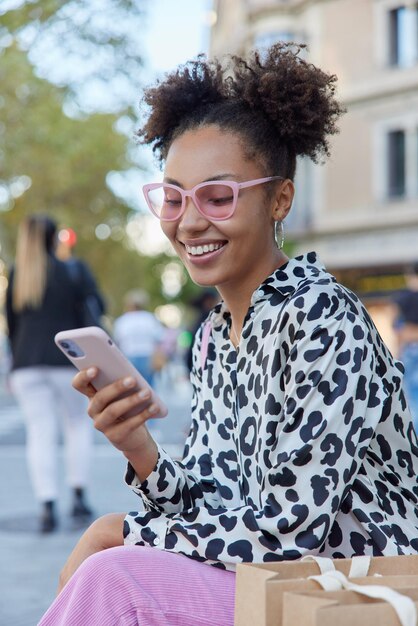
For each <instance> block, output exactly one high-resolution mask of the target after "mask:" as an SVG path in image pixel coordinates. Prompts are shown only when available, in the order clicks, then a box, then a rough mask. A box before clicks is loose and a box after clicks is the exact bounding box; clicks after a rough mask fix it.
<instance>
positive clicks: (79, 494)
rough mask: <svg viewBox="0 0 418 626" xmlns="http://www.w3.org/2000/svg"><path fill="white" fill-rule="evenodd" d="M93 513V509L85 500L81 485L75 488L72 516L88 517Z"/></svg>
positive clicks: (78, 517) (75, 517)
mask: <svg viewBox="0 0 418 626" xmlns="http://www.w3.org/2000/svg"><path fill="white" fill-rule="evenodd" d="M92 515H93V511H92V510H91V509H90V508H89V507H88V506H87V504H86V503H85V501H84V493H83V490H82V489H81V488H79V487H77V488H76V489H74V502H73V508H72V509H71V517H73V518H74V519H86V518H89V517H91V516H92Z"/></svg>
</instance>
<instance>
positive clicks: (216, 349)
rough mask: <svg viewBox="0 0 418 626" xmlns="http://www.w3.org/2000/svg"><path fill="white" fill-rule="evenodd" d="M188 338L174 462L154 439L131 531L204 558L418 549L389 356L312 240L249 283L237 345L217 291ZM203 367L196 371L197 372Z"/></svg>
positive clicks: (415, 456)
mask: <svg viewBox="0 0 418 626" xmlns="http://www.w3.org/2000/svg"><path fill="white" fill-rule="evenodd" d="M210 323H211V335H210V339H209V345H208V353H207V359H206V362H205V363H204V364H203V367H202V363H201V358H200V351H201V332H200V333H199V334H198V336H197V338H196V345H195V346H194V370H193V372H192V383H193V391H194V393H193V401H192V426H191V432H190V435H189V437H188V440H187V443H186V447H185V451H184V458H183V461H182V462H176V461H173V460H172V459H171V458H170V457H169V456H168V454H167V453H166V452H165V451H164V450H163V449H162V448H159V459H158V462H157V465H156V467H155V469H154V471H153V472H152V473H151V474H150V476H149V477H148V479H147V480H146V481H145V482H143V483H142V484H141V483H140V482H139V480H138V478H137V477H136V476H135V474H134V471H133V469H132V467H131V466H128V471H127V475H126V482H127V483H128V484H129V485H130V486H131V488H132V489H133V490H134V492H135V493H137V494H138V495H140V496H141V498H142V500H143V503H144V507H145V510H144V511H141V512H132V513H129V514H128V515H127V516H126V518H125V525H124V536H125V543H126V544H135V545H145V546H156V547H157V548H159V549H162V550H167V551H171V552H176V553H180V554H184V555H186V556H188V557H191V558H195V559H198V560H201V561H204V562H207V563H209V564H211V565H215V566H218V567H223V568H226V569H234V568H235V565H236V563H240V562H267V561H276V560H283V559H297V558H300V557H302V556H303V555H305V554H318V553H320V554H323V555H325V556H330V557H334V558H338V557H350V556H353V555H360V554H371V555H396V554H410V553H416V552H418V483H417V474H418V442H417V437H416V434H415V432H414V429H413V425H412V422H411V417H410V412H409V409H408V407H407V404H406V401H405V397H404V393H403V391H402V375H403V367H402V365H401V364H400V363H399V362H395V361H394V359H393V358H392V356H391V354H390V352H389V351H388V349H387V347H386V346H385V344H384V343H383V341H382V339H381V337H380V336H379V334H378V332H377V330H376V328H375V326H374V324H373V322H372V321H371V319H370V317H369V315H368V313H367V311H366V310H365V309H364V307H363V305H362V304H361V303H360V301H359V300H358V298H357V297H356V296H355V295H354V294H353V293H351V292H350V291H348V290H347V289H346V288H344V287H343V286H341V285H340V284H338V283H337V282H336V281H335V279H334V277H333V276H331V275H330V274H328V273H327V272H326V271H325V270H324V268H323V267H322V265H321V264H320V263H319V262H318V260H317V258H316V255H315V254H314V253H309V254H307V255H304V256H301V257H297V258H295V259H293V260H290V261H289V262H288V263H287V264H286V265H285V266H283V267H281V268H279V269H278V270H276V271H275V272H274V273H273V274H272V275H271V276H269V277H268V278H267V279H266V280H265V282H264V283H263V284H262V285H261V286H260V287H259V288H258V289H257V290H256V291H255V292H254V294H253V297H252V300H251V306H250V309H249V311H248V314H247V317H246V319H245V322H244V327H243V331H242V337H241V341H240V345H239V349H238V350H235V348H234V346H233V345H232V343H231V342H230V340H229V331H230V324H231V319H230V315H229V312H228V311H227V310H226V308H225V305H224V304H222V303H221V304H220V305H218V306H217V307H216V308H215V309H214V310H213V311H212V313H211V315H210ZM202 369H203V371H202Z"/></svg>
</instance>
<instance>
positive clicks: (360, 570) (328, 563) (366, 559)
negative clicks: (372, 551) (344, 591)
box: [301, 554, 372, 578]
mask: <svg viewBox="0 0 418 626" xmlns="http://www.w3.org/2000/svg"><path fill="white" fill-rule="evenodd" d="M371 560H372V559H371V557H370V556H353V558H352V559H351V565H350V571H349V573H348V577H349V578H363V577H364V576H367V574H368V573H369V568H370V563H371ZM301 561H315V563H316V564H317V565H318V567H319V570H320V572H321V574H325V573H326V572H335V571H336V570H335V565H334V561H333V560H332V559H330V558H328V557H325V556H316V555H314V554H307V555H306V556H304V557H302V558H301Z"/></svg>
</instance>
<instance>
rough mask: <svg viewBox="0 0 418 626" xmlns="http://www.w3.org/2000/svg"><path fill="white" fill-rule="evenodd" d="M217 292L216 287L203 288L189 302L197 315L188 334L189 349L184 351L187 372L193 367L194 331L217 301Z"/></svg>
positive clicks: (195, 331)
mask: <svg viewBox="0 0 418 626" xmlns="http://www.w3.org/2000/svg"><path fill="white" fill-rule="evenodd" d="M219 299H220V298H219V294H218V292H217V291H216V289H213V288H208V289H203V290H202V292H201V293H200V294H199V295H198V296H196V298H194V300H192V302H191V304H192V306H193V308H194V309H195V310H196V313H197V316H196V320H195V322H194V324H193V326H192V327H191V329H190V334H191V337H192V340H191V344H190V347H189V349H188V350H187V352H186V365H187V367H188V369H189V372H191V371H192V368H193V344H194V340H195V337H196V333H197V331H198V330H199V328H200V327H201V325H202V324H203V322H204V321H205V320H206V318H207V316H208V315H209V313H210V311H211V310H212V309H213V307H214V306H215V304H217V303H218V302H219Z"/></svg>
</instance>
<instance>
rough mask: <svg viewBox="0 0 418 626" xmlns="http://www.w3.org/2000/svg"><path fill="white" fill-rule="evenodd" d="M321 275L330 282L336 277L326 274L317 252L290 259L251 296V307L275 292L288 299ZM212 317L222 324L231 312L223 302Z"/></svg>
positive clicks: (214, 321)
mask: <svg viewBox="0 0 418 626" xmlns="http://www.w3.org/2000/svg"><path fill="white" fill-rule="evenodd" d="M320 274H324V278H327V279H328V280H330V279H331V280H335V279H334V277H332V276H330V274H328V273H327V272H326V270H325V267H324V266H323V265H322V263H321V262H320V261H319V259H318V257H317V254H316V252H308V253H307V254H301V255H300V256H297V257H295V258H293V259H289V261H288V262H287V263H285V264H284V265H282V266H281V267H279V268H278V269H277V270H274V272H273V273H272V274H270V276H268V277H267V278H266V279H265V280H264V281H263V282H262V283H261V285H260V286H259V287H258V288H257V289H256V290H255V291H254V293H253V295H252V296H251V305H250V306H251V307H255V306H256V305H257V304H259V303H260V302H263V301H264V300H268V299H269V298H270V297H271V295H272V294H274V293H275V292H278V293H280V294H282V295H283V296H285V297H288V296H290V295H291V294H292V293H294V292H295V291H296V290H297V289H298V288H299V286H300V285H301V284H302V283H303V282H305V281H306V280H310V279H317V278H318V276H319V275H320ZM211 317H212V321H213V323H215V324H222V322H223V321H224V320H225V318H226V317H229V311H228V309H227V307H226V305H225V303H224V302H223V301H221V302H220V303H219V304H217V305H216V306H215V308H214V309H213V311H212V316H211Z"/></svg>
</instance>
